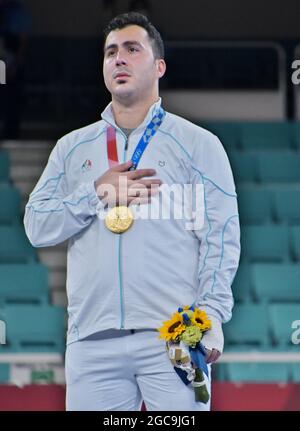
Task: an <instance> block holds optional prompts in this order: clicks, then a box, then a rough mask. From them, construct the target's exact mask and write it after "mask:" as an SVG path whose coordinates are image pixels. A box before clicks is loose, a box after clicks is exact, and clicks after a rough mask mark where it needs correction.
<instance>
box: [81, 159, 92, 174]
mask: <svg viewBox="0 0 300 431" xmlns="http://www.w3.org/2000/svg"><path fill="white" fill-rule="evenodd" d="M91 169H92V161H91V160H90V159H86V161H85V162H84V163H83V165H82V166H81V172H83V173H84V172H88V171H90V170H91Z"/></svg>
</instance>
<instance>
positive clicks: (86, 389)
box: [66, 330, 211, 411]
mask: <svg viewBox="0 0 300 431" xmlns="http://www.w3.org/2000/svg"><path fill="white" fill-rule="evenodd" d="M158 335H159V334H158V332H157V331H149V330H147V331H143V330H138V331H137V332H135V333H133V334H132V333H131V331H130V330H108V331H103V332H101V333H98V334H95V335H94V336H92V337H89V338H86V339H85V340H82V341H78V342H74V343H72V344H69V345H68V346H67V350H66V383H67V397H66V409H67V410H76V411H78V410H96V411H102V410H104V411H109V410H121V411H131V410H134V411H136V410H140V409H141V405H142V401H143V400H144V402H145V405H146V409H147V410H148V411H151V410H154V411H159V410H175V411H179V410H190V411H198V410H206V411H207V410H209V409H210V401H209V402H208V403H207V404H203V403H199V402H195V399H194V390H193V388H192V387H190V386H191V385H189V386H186V385H185V384H184V383H183V382H182V380H181V379H180V377H179V376H178V375H177V373H176V372H175V370H174V368H173V365H172V363H171V362H170V360H169V358H168V356H167V353H166V350H165V341H164V340H161V339H159V338H158ZM205 378H206V376H205ZM206 385H207V389H208V391H209V393H210V390H211V384H210V366H209V379H207V378H206Z"/></svg>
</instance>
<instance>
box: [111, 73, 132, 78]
mask: <svg viewBox="0 0 300 431" xmlns="http://www.w3.org/2000/svg"><path fill="white" fill-rule="evenodd" d="M129 76H130V75H129V74H128V73H126V72H120V73H117V74H116V75H115V77H114V78H115V79H123V78H129Z"/></svg>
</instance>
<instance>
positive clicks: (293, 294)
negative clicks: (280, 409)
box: [251, 264, 300, 319]
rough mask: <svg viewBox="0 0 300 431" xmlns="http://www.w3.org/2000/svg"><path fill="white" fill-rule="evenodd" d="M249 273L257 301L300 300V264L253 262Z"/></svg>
mask: <svg viewBox="0 0 300 431" xmlns="http://www.w3.org/2000/svg"><path fill="white" fill-rule="evenodd" d="M251 273H252V274H251V281H252V285H253V290H254V293H255V297H256V299H257V300H258V301H265V302H270V301H283V302H288V301H290V302H293V301H299V302H300V265H295V264H294V265H293V264H280V265H277V264H255V265H251ZM299 319H300V316H299Z"/></svg>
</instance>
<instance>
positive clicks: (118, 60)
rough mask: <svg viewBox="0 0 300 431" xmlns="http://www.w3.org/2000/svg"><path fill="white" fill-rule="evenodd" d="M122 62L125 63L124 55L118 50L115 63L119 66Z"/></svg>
mask: <svg viewBox="0 0 300 431" xmlns="http://www.w3.org/2000/svg"><path fill="white" fill-rule="evenodd" d="M122 64H126V60H125V58H124V55H123V54H122V53H120V51H119V52H118V53H117V56H116V65H117V66H120V65H122Z"/></svg>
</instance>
